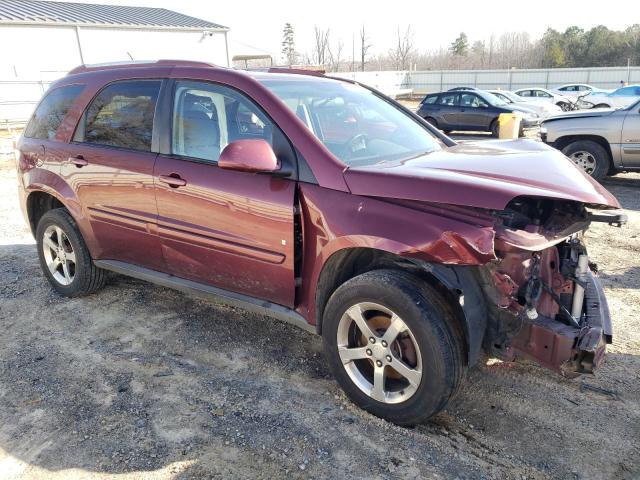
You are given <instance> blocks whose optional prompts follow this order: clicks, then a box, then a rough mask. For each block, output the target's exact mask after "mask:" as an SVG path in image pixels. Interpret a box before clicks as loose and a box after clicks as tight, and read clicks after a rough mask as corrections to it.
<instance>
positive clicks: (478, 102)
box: [460, 93, 489, 108]
mask: <svg viewBox="0 0 640 480" xmlns="http://www.w3.org/2000/svg"><path fill="white" fill-rule="evenodd" d="M460 106H461V107H470V108H480V107H488V106H489V105H488V104H487V102H485V101H484V100H483V99H481V98H480V97H479V96H477V95H475V94H473V93H463V94H462V95H460Z"/></svg>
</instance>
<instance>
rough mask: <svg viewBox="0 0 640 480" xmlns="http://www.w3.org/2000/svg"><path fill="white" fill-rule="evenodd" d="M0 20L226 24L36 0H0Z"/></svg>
mask: <svg viewBox="0 0 640 480" xmlns="http://www.w3.org/2000/svg"><path fill="white" fill-rule="evenodd" d="M0 24H18V25H25V24H27V25H67V26H76V25H77V26H88V27H111V28H114V27H116V28H118V27H119V28H135V29H166V30H199V31H202V30H213V31H216V30H217V31H226V30H228V28H227V27H225V26H222V25H218V24H217V23H212V22H208V21H206V20H202V19H200V18H195V17H190V16H188V15H183V14H181V13H178V12H174V11H172V10H167V9H166V8H147V7H125V6H120V5H96V4H91V3H69V2H51V1H39V0H0Z"/></svg>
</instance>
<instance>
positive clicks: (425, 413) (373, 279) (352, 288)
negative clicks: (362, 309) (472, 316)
mask: <svg viewBox="0 0 640 480" xmlns="http://www.w3.org/2000/svg"><path fill="white" fill-rule="evenodd" d="M361 302H373V303H377V304H379V305H382V306H384V307H386V308H388V309H389V310H391V311H393V312H394V313H396V314H397V315H398V316H399V317H400V318H401V319H402V320H403V321H404V323H405V324H406V325H407V327H408V328H409V330H410V331H411V334H412V335H413V337H414V339H415V341H416V343H417V345H418V346H419V349H420V352H421V353H420V355H421V357H422V376H421V381H420V384H419V385H418V386H417V389H416V390H415V392H414V393H413V395H412V396H410V397H409V398H408V399H407V400H405V401H402V402H400V403H385V402H380V401H377V400H374V399H373V398H372V397H371V396H369V395H368V394H367V393H365V392H364V391H363V390H361V389H360V388H359V387H358V386H357V385H356V384H355V383H354V382H353V381H352V380H351V377H350V376H349V374H348V373H347V371H346V369H345V367H344V366H343V364H342V361H341V360H340V355H339V353H338V340H337V335H338V327H339V324H340V320H341V318H342V316H343V315H344V314H345V312H346V311H347V309H349V308H350V307H351V306H353V305H356V304H358V303H361ZM323 318H324V321H323V325H322V326H323V328H322V335H323V343H324V349H325V354H326V356H327V360H328V363H329V366H330V368H331V370H332V372H333V374H334V376H335V378H336V379H337V381H338V383H339V384H340V386H341V387H342V388H343V389H344V391H345V392H346V394H347V395H348V396H349V398H351V400H352V401H353V402H354V403H356V404H357V405H358V406H360V407H361V408H363V409H365V410H367V411H368V412H370V413H372V414H373V415H376V416H378V417H381V418H384V419H386V420H389V421H391V422H393V423H396V424H398V425H414V424H417V423H422V422H424V421H426V420H427V419H429V418H430V417H432V416H433V415H435V414H437V413H438V412H440V411H441V410H442V409H443V408H445V407H446V406H447V404H448V403H449V401H450V400H451V399H452V398H453V397H454V395H455V394H456V393H457V391H458V389H459V387H460V385H461V383H462V380H463V378H464V376H465V373H466V361H465V358H466V356H465V341H464V333H463V331H462V329H461V327H460V325H459V322H458V320H457V318H456V317H455V314H454V311H453V308H452V307H451V305H450V304H449V303H448V302H447V301H446V300H445V298H444V297H443V296H442V295H441V294H440V293H439V292H438V291H437V290H436V289H435V288H433V287H432V286H430V285H428V284H427V283H426V282H424V281H422V280H421V279H419V278H418V277H416V276H414V275H411V274H409V273H407V272H404V271H400V270H373V271H370V272H367V273H364V274H362V275H359V276H357V277H355V278H352V279H351V280H349V281H347V282H346V283H344V284H343V285H342V286H340V287H339V288H338V289H337V290H336V291H335V292H334V293H333V295H331V298H330V299H329V301H328V302H327V306H326V309H325V312H324V316H323ZM361 361H364V362H367V361H369V360H368V359H365V360H361ZM371 361H372V360H371ZM396 361H398V360H397V359H396ZM370 365H371V366H373V363H371V364H370ZM389 365H390V366H393V365H392V363H390V364H389ZM401 393H402V392H401Z"/></svg>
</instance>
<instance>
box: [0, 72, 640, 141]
mask: <svg viewBox="0 0 640 480" xmlns="http://www.w3.org/2000/svg"><path fill="white" fill-rule="evenodd" d="M64 73H65V72H40V79H39V80H3V79H0V129H3V128H10V127H15V126H20V125H23V124H24V123H25V122H26V121H27V119H28V118H29V117H30V115H31V112H32V110H33V108H34V107H35V105H36V103H37V102H38V100H39V99H40V97H41V96H42V94H43V93H44V92H45V91H46V89H47V88H48V87H49V84H50V83H51V81H52V80H53V79H55V78H56V77H60V76H62V75H64ZM332 75H334V76H339V77H344V78H352V79H355V80H358V81H359V82H362V83H365V84H367V85H371V86H372V87H374V88H377V89H378V90H381V91H382V92H385V93H387V94H395V93H398V92H405V91H407V90H411V91H413V93H414V94H418V95H419V94H424V93H428V92H437V91H441V90H448V89H449V88H453V87H478V88H486V89H491V88H502V89H507V90H516V89H518V88H524V87H544V88H553V87H556V86H559V85H562V84H564V83H588V84H589V85H593V86H594V87H600V88H617V87H619V86H620V81H621V80H622V81H625V82H627V83H629V84H640V67H631V68H627V67H610V68H554V69H535V70H515V69H511V70H426V71H400V72H396V71H386V72H355V73H354V72H341V73H334V74H332Z"/></svg>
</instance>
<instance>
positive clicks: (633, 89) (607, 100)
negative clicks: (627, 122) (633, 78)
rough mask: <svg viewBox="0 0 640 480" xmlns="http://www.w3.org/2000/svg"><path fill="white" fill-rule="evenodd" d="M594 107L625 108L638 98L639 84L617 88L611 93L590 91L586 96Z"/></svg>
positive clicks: (639, 96)
mask: <svg viewBox="0 0 640 480" xmlns="http://www.w3.org/2000/svg"><path fill="white" fill-rule="evenodd" d="M587 99H588V100H589V101H590V102H591V103H593V104H594V108H625V107H628V106H629V105H631V104H633V103H635V102H637V101H638V100H640V85H629V86H626V87H621V88H618V89H617V90H615V91H613V92H611V93H606V94H605V93H592V94H590V95H589V97H588V98H587Z"/></svg>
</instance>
